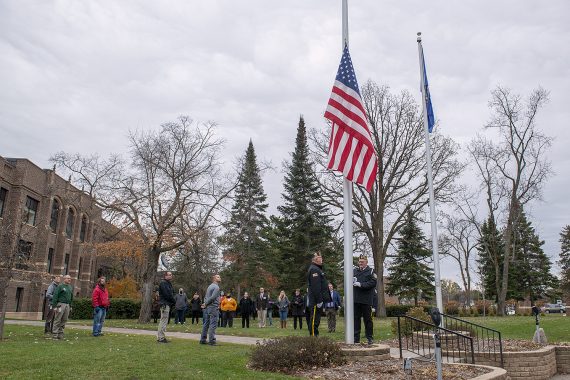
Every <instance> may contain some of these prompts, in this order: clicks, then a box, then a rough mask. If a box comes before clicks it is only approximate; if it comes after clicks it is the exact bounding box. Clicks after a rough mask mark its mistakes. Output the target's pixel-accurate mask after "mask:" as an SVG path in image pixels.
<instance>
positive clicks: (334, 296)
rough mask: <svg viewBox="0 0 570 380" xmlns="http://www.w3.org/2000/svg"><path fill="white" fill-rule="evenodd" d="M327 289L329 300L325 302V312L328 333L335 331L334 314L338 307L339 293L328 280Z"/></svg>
mask: <svg viewBox="0 0 570 380" xmlns="http://www.w3.org/2000/svg"><path fill="white" fill-rule="evenodd" d="M328 291H329V294H330V297H331V300H330V301H329V302H327V303H325V314H326V316H327V324H328V328H329V333H332V332H335V331H336V314H337V312H338V309H340V295H339V294H338V292H337V291H336V290H334V286H333V284H332V283H330V282H329V290H328Z"/></svg>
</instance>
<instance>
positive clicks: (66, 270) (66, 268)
mask: <svg viewBox="0 0 570 380" xmlns="http://www.w3.org/2000/svg"><path fill="white" fill-rule="evenodd" d="M63 274H64V275H66V274H69V253H66V254H65V261H64V262H63Z"/></svg>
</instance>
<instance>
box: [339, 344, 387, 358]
mask: <svg viewBox="0 0 570 380" xmlns="http://www.w3.org/2000/svg"><path fill="white" fill-rule="evenodd" d="M341 351H342V353H343V354H344V356H345V357H346V360H347V361H349V362H355V361H373V360H388V359H390V346H387V345H384V344H374V345H371V346H365V347H362V346H360V347H358V348H344V347H343V348H341Z"/></svg>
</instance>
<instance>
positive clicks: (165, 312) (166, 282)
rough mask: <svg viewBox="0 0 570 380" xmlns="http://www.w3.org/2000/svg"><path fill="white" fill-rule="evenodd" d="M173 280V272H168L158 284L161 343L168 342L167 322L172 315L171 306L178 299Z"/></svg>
mask: <svg viewBox="0 0 570 380" xmlns="http://www.w3.org/2000/svg"><path fill="white" fill-rule="evenodd" d="M171 280H172V272H166V273H165V274H164V279H163V280H162V281H161V282H160V285H159V286H158V296H159V300H158V304H159V305H160V323H159V324H158V335H157V341H158V342H159V343H168V341H167V340H166V336H165V335H164V333H165V332H166V324H167V323H168V316H169V315H170V308H171V307H172V306H174V304H175V303H176V300H175V299H174V289H173V288H172V284H171V283H170V281H171Z"/></svg>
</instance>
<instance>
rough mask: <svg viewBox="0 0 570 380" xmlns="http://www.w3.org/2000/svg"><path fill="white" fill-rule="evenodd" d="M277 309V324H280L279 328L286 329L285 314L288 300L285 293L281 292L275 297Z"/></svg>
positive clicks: (287, 310) (287, 312)
mask: <svg viewBox="0 0 570 380" xmlns="http://www.w3.org/2000/svg"><path fill="white" fill-rule="evenodd" d="M277 308H278V309H279V322H280V323H281V328H282V329H286V328H287V314H289V298H287V296H286V295H285V291H284V290H282V291H281V292H280V293H279V297H277Z"/></svg>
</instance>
